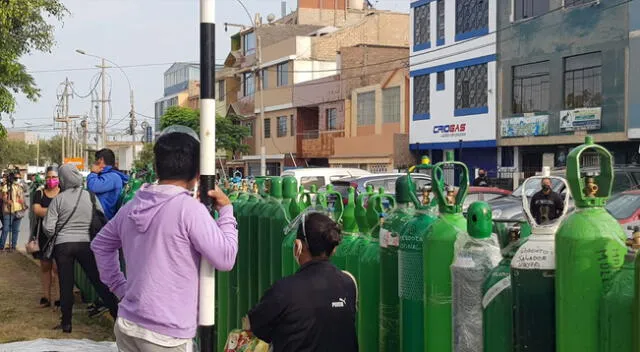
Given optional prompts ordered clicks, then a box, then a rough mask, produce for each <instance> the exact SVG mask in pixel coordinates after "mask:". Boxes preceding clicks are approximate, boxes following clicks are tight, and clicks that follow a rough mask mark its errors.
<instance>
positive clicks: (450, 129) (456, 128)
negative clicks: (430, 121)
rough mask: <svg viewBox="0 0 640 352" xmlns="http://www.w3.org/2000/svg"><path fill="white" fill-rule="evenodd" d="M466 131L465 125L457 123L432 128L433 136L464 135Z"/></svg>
mask: <svg viewBox="0 0 640 352" xmlns="http://www.w3.org/2000/svg"><path fill="white" fill-rule="evenodd" d="M466 130H467V124H466V123H459V124H453V125H438V126H433V134H441V133H442V134H446V133H461V132H462V133H464V132H466Z"/></svg>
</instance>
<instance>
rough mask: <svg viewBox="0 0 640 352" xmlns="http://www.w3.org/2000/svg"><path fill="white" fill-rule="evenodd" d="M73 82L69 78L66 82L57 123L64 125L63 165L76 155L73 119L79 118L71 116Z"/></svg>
mask: <svg viewBox="0 0 640 352" xmlns="http://www.w3.org/2000/svg"><path fill="white" fill-rule="evenodd" d="M71 84H72V83H71V82H70V81H69V78H66V79H65V80H64V91H63V93H62V96H61V98H62V99H61V100H62V109H61V110H62V115H63V116H60V114H58V116H57V117H56V119H55V121H56V122H60V123H63V124H64V127H63V128H62V138H61V140H62V155H61V156H62V163H64V159H65V158H68V157H73V154H74V146H73V142H72V140H73V138H72V135H73V130H72V125H71V122H72V119H74V118H77V117H78V116H71V115H69V96H71V94H72V93H71V89H69V88H70V87H71Z"/></svg>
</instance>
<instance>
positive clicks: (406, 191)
mask: <svg viewBox="0 0 640 352" xmlns="http://www.w3.org/2000/svg"><path fill="white" fill-rule="evenodd" d="M415 192H416V185H415V183H414V182H413V180H412V179H411V177H409V176H406V175H404V176H400V177H398V179H397V180H396V200H397V201H398V203H410V202H411V194H412V193H415Z"/></svg>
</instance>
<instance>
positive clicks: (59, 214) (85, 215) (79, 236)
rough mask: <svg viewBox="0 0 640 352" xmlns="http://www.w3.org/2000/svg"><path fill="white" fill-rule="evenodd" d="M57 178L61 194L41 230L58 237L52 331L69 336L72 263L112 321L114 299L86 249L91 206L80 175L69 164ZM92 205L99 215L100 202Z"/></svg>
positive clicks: (50, 207)
mask: <svg viewBox="0 0 640 352" xmlns="http://www.w3.org/2000/svg"><path fill="white" fill-rule="evenodd" d="M58 175H59V179H60V191H61V192H60V194H58V195H57V196H56V197H55V198H54V199H53V200H52V201H51V204H50V205H49V208H48V209H47V215H46V216H45V218H44V220H43V229H44V232H45V233H47V234H48V235H49V236H53V234H54V233H55V232H56V231H57V233H58V236H57V238H56V240H55V247H54V250H53V257H54V258H55V260H56V264H57V265H58V280H59V283H60V308H61V311H62V321H61V324H60V325H58V326H56V327H55V328H54V329H62V331H63V332H66V333H70V332H71V316H72V311H73V300H74V298H73V284H74V270H73V266H74V262H75V261H76V260H77V261H78V263H79V264H80V266H82V269H83V270H84V272H85V273H86V275H87V277H88V278H89V280H90V281H91V283H92V284H93V286H94V288H95V289H96V292H97V293H98V296H100V298H101V299H102V301H103V302H104V303H105V305H106V306H107V308H109V312H110V313H111V316H113V318H114V319H115V318H116V316H117V310H118V299H117V298H116V297H115V296H114V295H113V293H111V292H110V291H109V289H108V288H107V286H105V285H104V284H103V283H102V282H101V281H100V276H99V274H98V268H97V266H96V260H95V257H94V256H93V252H92V251H91V249H90V248H89V245H90V238H89V226H90V224H91V218H92V216H93V204H92V202H91V195H90V193H89V192H88V191H86V190H84V189H83V179H82V175H81V174H80V172H79V171H78V169H77V168H76V166H75V165H73V164H67V165H63V166H62V167H60V169H59V171H58ZM95 204H96V208H97V209H98V210H99V211H102V206H101V205H100V202H98V201H96V203H95Z"/></svg>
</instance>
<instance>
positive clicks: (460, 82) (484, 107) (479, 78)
mask: <svg viewBox="0 0 640 352" xmlns="http://www.w3.org/2000/svg"><path fill="white" fill-rule="evenodd" d="M488 84H489V83H488V67H487V64H480V65H473V66H466V67H461V68H457V69H456V106H455V111H454V115H455V116H466V115H477V114H486V113H487V112H489V105H488V96H487V94H488V92H487V90H488Z"/></svg>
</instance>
